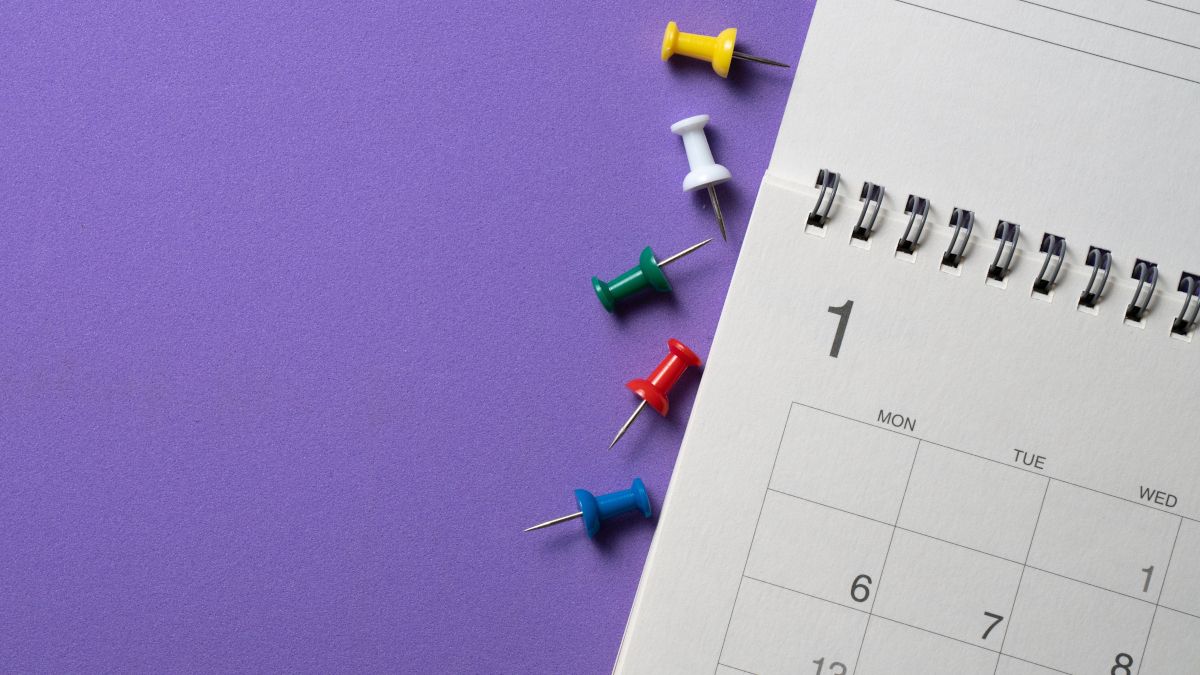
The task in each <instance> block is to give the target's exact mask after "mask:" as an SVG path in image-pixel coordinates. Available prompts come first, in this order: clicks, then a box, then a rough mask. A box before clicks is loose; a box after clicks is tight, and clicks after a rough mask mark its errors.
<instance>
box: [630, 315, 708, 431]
mask: <svg viewBox="0 0 1200 675" xmlns="http://www.w3.org/2000/svg"><path fill="white" fill-rule="evenodd" d="M667 347H668V349H670V351H669V352H668V353H667V356H666V358H664V359H663V360H662V362H661V363H659V364H658V367H657V368H655V369H654V372H652V373H650V377H648V378H646V379H644V380H630V381H629V382H627V383H625V386H626V387H629V389H630V390H631V391H632V392H633V393H635V394H637V395H638V396H639V397H641V399H642V402H641V403H639V404H638V407H637V408H634V410H633V414H632V415H630V416H629V419H628V420H626V421H625V424H624V425H623V426H622V427H621V430H620V431H618V432H617V435H616V437H615V438H613V439H612V443H609V444H608V448H609V449H610V450H611V449H612V447H613V446H614V445H616V444H617V441H619V440H621V437H622V436H624V435H625V432H626V431H628V430H629V425H631V424H633V421H634V420H636V419H637V418H638V415H641V414H642V411H643V410H645V409H646V405H647V404H649V405H650V407H651V408H654V410H655V411H657V412H658V414H659V415H662V416H663V417H666V416H667V409H668V408H670V402H669V401H668V400H667V394H668V393H670V391H671V387H674V386H675V383H676V382H678V381H679V377H680V376H681V375H683V371H685V370H687V369H688V367H689V366H699V365H700V357H699V356H696V352H693V351H692V350H690V349H688V348H687V346H685V345H684V344H683V343H682V342H680V341H679V340H676V339H674V338H671V339H670V340H667Z"/></svg>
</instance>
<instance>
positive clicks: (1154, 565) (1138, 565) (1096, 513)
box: [1029, 481, 1179, 603]
mask: <svg viewBox="0 0 1200 675" xmlns="http://www.w3.org/2000/svg"><path fill="white" fill-rule="evenodd" d="M1178 528H1179V517H1178V516H1173V515H1171V514H1169V513H1163V512H1161V511H1156V510H1154V509H1151V508H1147V507H1145V506H1141V505H1139V504H1135V503H1131V502H1127V501H1124V500H1121V499H1117V498H1116V497H1110V496H1108V495H1104V494H1100V493H1098V492H1093V491H1091V490H1085V489H1083V488H1079V487H1075V486H1073V485H1068V484H1066V483H1062V482H1059V481H1054V482H1052V483H1051V484H1050V490H1049V492H1047V493H1046V503H1045V505H1044V506H1043V507H1042V515H1041V519H1040V520H1039V521H1038V526H1037V533H1036V535H1035V536H1034V541H1033V547H1032V548H1031V549H1030V552H1029V565H1030V566H1031V567H1037V568H1040V569H1043V570H1046V571H1049V572H1054V573H1056V574H1061V575H1063V576H1067V577H1070V578H1072V579H1077V580H1079V581H1084V582H1087V583H1089V584H1095V585H1097V586H1100V587H1102V588H1107V589H1109V590H1113V591H1116V592H1118V593H1124V594H1126V595H1130V596H1133V597H1136V598H1143V599H1145V600H1148V601H1150V602H1152V603H1153V602H1155V601H1156V600H1157V598H1158V595H1159V589H1160V588H1161V587H1162V579H1163V571H1164V570H1165V569H1166V567H1167V560H1168V559H1169V558H1170V556H1171V546H1172V545H1173V544H1174V543H1175V534H1176V531H1177V530H1178Z"/></svg>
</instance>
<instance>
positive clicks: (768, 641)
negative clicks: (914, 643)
mask: <svg viewBox="0 0 1200 675" xmlns="http://www.w3.org/2000/svg"><path fill="white" fill-rule="evenodd" d="M866 624H867V614H866V613H865V612H861V611H858V610H853V609H848V608H846V607H841V606H838V605H836V604H833V603H829V602H825V601H823V600H817V599H815V598H810V597H808V596H805V595H801V594H799V593H793V592H791V591H787V590H784V589H781V588H778V587H775V586H771V585H769V584H764V583H760V582H758V581H755V580H753V579H743V580H742V588H741V591H740V592H739V593H738V598H737V603H736V605H735V606H734V610H733V620H732V622H731V623H730V625H729V634H728V635H727V636H726V638H725V648H724V649H723V650H722V652H721V663H723V664H725V665H727V666H731V667H733V668H737V669H739V670H743V671H746V672H751V673H758V674H759V675H768V674H769V673H815V672H817V669H818V667H820V668H821V675H848V674H849V673H852V672H854V663H855V659H856V658H857V655H858V647H859V643H860V636H861V635H862V634H863V630H865V629H866ZM817 662H820V666H818V663H817ZM835 664H836V665H835Z"/></svg>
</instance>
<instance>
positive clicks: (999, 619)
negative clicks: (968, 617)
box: [980, 612, 1004, 640]
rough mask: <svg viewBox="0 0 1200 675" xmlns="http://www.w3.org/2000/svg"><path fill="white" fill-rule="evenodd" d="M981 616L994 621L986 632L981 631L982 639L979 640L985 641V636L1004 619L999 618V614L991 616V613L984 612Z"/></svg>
mask: <svg viewBox="0 0 1200 675" xmlns="http://www.w3.org/2000/svg"><path fill="white" fill-rule="evenodd" d="M983 615H984V616H986V617H988V618H990V619H995V621H993V622H992V625H990V626H988V627H987V630H985V631H983V637H982V638H980V639H981V640H986V639H987V636H988V635H989V634H990V633H991V632H992V629H993V628H995V627H996V626H999V625H1000V622H1001V621H1003V620H1004V617H1002V616H1000V615H999V614H992V613H991V612H984V613H983Z"/></svg>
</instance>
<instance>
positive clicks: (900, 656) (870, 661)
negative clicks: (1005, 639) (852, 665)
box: [856, 617, 996, 675]
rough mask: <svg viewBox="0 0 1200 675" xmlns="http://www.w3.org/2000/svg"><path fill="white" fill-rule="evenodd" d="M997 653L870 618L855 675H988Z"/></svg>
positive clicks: (992, 667) (994, 663) (884, 620)
mask: <svg viewBox="0 0 1200 675" xmlns="http://www.w3.org/2000/svg"><path fill="white" fill-rule="evenodd" d="M995 665H996V654H994V653H992V652H990V651H987V650H985V649H980V648H978V647H972V646H971V645H966V644H963V643H961V642H956V641H954V640H951V639H949V638H945V637H942V636H940V635H934V634H933V633H929V632H926V631H923V630H919V629H916V628H911V627H909V626H904V625H901V624H898V623H896V622H894V621H888V620H886V619H881V618H879V617H871V622H870V624H869V625H868V626H867V634H866V637H865V638H864V639H863V646H862V656H860V657H859V660H858V670H857V671H856V673H857V675H895V674H896V673H921V674H922V675H942V674H943V673H944V674H945V675H964V674H968V675H969V674H971V673H978V674H979V675H984V674H985V673H987V674H990V673H991V672H992V670H993V669H994V668H995Z"/></svg>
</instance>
